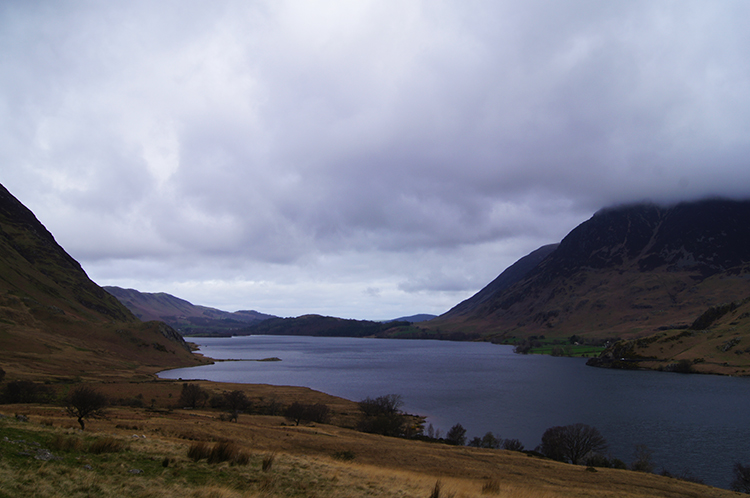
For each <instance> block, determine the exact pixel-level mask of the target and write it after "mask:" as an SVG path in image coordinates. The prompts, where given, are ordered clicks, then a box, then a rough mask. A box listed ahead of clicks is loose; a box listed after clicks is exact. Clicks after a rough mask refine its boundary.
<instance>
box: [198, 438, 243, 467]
mask: <svg viewBox="0 0 750 498" xmlns="http://www.w3.org/2000/svg"><path fill="white" fill-rule="evenodd" d="M207 460H208V463H221V462H229V463H231V464H233V465H247V463H248V462H249V461H250V456H249V455H248V454H247V453H245V452H244V451H242V450H240V449H239V447H237V446H236V445H235V444H234V443H232V442H230V441H219V442H218V443H216V444H214V447H213V448H211V450H210V451H209V453H208V457H207Z"/></svg>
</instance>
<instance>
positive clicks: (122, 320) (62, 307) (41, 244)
mask: <svg viewBox="0 0 750 498" xmlns="http://www.w3.org/2000/svg"><path fill="white" fill-rule="evenodd" d="M0 340H1V342H2V346H3V347H2V350H0V363H1V364H2V368H3V369H4V370H6V371H7V372H8V374H9V375H10V376H16V377H24V376H43V377H45V378H49V377H54V376H60V375H65V376H86V375H101V374H104V375H106V372H108V371H109V372H111V371H122V370H130V371H134V372H135V371H141V370H143V371H144V372H146V371H148V372H151V371H156V370H160V369H164V368H168V367H174V366H189V365H195V364H196V361H199V360H198V358H196V357H194V356H193V355H192V353H190V348H189V347H188V345H187V344H186V343H185V341H184V340H183V339H182V337H181V336H180V335H179V334H178V333H176V332H175V331H174V329H172V328H171V327H169V326H167V325H166V324H164V323H158V322H149V323H142V322H141V321H140V320H139V319H138V318H137V317H136V316H135V315H133V314H132V313H131V312H130V311H129V310H128V309H127V308H126V307H125V306H123V305H122V304H120V302H119V301H118V300H117V299H115V298H114V297H113V296H112V295H110V294H109V293H107V292H106V291H105V290H104V289H102V288H101V287H99V286H98V285H96V284H95V283H94V282H93V281H91V279H89V278H88V276H87V275H86V272H85V271H84V270H83V268H81V265H80V264H79V263H78V262H77V261H76V260H75V259H73V258H72V257H71V256H70V255H69V254H68V253H66V252H65V250H64V249H63V248H62V247H60V245H58V244H57V242H56V241H55V239H54V237H53V236H52V234H51V233H50V232H49V231H47V229H46V228H45V227H44V226H43V225H42V224H41V223H40V222H39V220H37V218H36V216H34V214H33V213H32V212H31V211H30V210H29V209H28V208H26V207H25V206H24V205H23V204H21V202H19V201H18V200H17V199H16V198H15V197H13V195H12V194H11V193H10V192H8V190H7V189H5V187H3V186H2V185H0Z"/></svg>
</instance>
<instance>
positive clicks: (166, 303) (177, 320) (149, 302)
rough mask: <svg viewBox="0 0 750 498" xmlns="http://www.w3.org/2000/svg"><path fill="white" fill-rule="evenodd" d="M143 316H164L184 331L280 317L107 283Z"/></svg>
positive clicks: (224, 329) (226, 329) (225, 329)
mask: <svg viewBox="0 0 750 498" xmlns="http://www.w3.org/2000/svg"><path fill="white" fill-rule="evenodd" d="M104 290H106V291H107V292H109V293H110V294H112V295H113V296H114V297H116V298H117V299H118V300H119V301H120V302H121V303H122V304H123V305H125V306H126V307H127V308H128V309H129V310H130V311H131V312H132V313H133V314H135V316H137V317H138V318H140V319H141V320H161V321H163V322H166V323H168V324H169V325H170V326H172V327H174V328H175V329H177V330H178V331H179V332H180V333H181V334H183V335H193V334H217V333H219V334H226V333H232V332H233V331H236V330H239V329H243V328H246V327H247V326H249V325H251V324H253V323H257V322H261V321H263V320H267V319H269V318H276V317H275V316H273V315H266V314H263V313H258V312H257V311H245V310H241V311H235V312H228V311H221V310H218V309H215V308H209V307H206V306H198V305H194V304H192V303H190V302H188V301H186V300H184V299H180V298H179V297H175V296H172V295H170V294H166V293H164V292H159V293H149V292H139V291H137V290H135V289H122V288H120V287H104Z"/></svg>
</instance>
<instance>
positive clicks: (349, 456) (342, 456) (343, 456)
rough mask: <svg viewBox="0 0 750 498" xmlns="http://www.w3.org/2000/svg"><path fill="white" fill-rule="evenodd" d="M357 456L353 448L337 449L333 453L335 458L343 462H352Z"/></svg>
mask: <svg viewBox="0 0 750 498" xmlns="http://www.w3.org/2000/svg"><path fill="white" fill-rule="evenodd" d="M355 457H356V456H355V455H354V452H353V451H351V450H344V451H337V452H335V453H334V454H333V458H335V459H336V460H341V461H343V462H350V461H352V460H354V458H355Z"/></svg>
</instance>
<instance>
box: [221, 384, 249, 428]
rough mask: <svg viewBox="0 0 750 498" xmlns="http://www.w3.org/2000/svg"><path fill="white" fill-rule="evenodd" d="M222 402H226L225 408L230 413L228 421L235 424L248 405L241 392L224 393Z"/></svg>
mask: <svg viewBox="0 0 750 498" xmlns="http://www.w3.org/2000/svg"><path fill="white" fill-rule="evenodd" d="M224 400H225V401H226V404H227V408H228V409H229V412H230V413H231V415H230V417H229V420H234V421H235V422H237V417H239V414H240V413H242V412H243V411H244V410H245V409H247V407H248V405H249V404H250V401H249V400H248V399H247V396H245V393H243V392H242V391H230V392H226V393H224Z"/></svg>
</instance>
